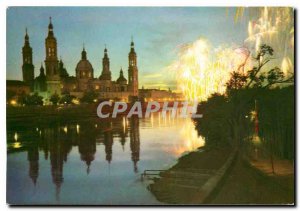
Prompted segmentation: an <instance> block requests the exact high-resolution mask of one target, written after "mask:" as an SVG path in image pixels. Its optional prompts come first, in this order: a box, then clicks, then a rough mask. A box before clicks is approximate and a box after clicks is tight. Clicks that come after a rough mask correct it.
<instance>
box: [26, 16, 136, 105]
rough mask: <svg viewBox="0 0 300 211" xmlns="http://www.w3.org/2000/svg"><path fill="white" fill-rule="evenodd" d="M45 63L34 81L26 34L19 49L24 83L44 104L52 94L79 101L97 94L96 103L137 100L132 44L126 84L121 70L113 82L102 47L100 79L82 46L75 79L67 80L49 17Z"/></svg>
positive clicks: (106, 55)
mask: <svg viewBox="0 0 300 211" xmlns="http://www.w3.org/2000/svg"><path fill="white" fill-rule="evenodd" d="M45 53H46V57H45V61H44V65H43V63H42V64H41V67H40V73H39V75H38V76H37V77H34V65H33V62H32V54H33V53H32V48H31V46H30V43H29V36H28V33H27V30H26V35H25V44H24V46H23V48H22V54H23V65H22V73H23V81H24V82H25V83H26V84H28V85H29V87H30V90H31V92H37V93H38V94H39V95H41V96H43V97H44V99H45V102H46V103H47V102H49V98H50V97H51V96H52V95H53V94H58V95H64V94H70V95H73V96H75V97H77V98H81V97H82V96H83V95H84V93H85V92H88V91H94V92H97V94H98V96H99V99H118V100H123V101H128V100H129V99H130V98H134V97H138V94H139V93H138V92H139V90H138V68H137V55H136V52H135V49H134V42H133V40H132V41H131V45H130V52H129V54H128V61H129V65H128V80H127V79H126V78H125V76H124V71H123V70H122V69H121V70H120V73H119V77H118V79H117V80H115V81H113V80H112V77H111V70H110V60H109V56H108V50H107V48H106V47H105V49H104V56H103V58H102V72H101V75H100V76H95V75H94V68H93V66H92V64H91V63H90V61H89V60H88V56H87V51H86V50H85V48H84V46H83V49H82V52H81V60H80V61H79V62H78V63H77V66H76V69H75V76H70V75H69V74H68V72H67V70H66V68H65V66H64V63H63V61H62V60H61V59H60V60H59V59H58V56H57V55H58V52H57V41H56V38H55V36H54V31H53V24H52V21H51V17H50V23H49V25H48V36H47V37H46V39H45Z"/></svg>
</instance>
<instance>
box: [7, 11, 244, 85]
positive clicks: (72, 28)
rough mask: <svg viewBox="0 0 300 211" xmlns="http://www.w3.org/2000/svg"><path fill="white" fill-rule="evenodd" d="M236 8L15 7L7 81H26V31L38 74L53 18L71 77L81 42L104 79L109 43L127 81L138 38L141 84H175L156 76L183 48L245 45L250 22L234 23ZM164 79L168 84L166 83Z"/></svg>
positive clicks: (113, 64) (9, 17) (10, 23)
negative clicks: (205, 43) (202, 42)
mask: <svg viewBox="0 0 300 211" xmlns="http://www.w3.org/2000/svg"><path fill="white" fill-rule="evenodd" d="M234 15H235V10H234V8H232V9H229V10H228V14H227V13H226V9H225V8H216V7H210V8H209V7H184V8H183V7H10V8H8V10H7V79H19V80H20V79H22V72H21V66H22V54H21V48H22V46H23V44H24V34H25V28H26V27H27V28H28V33H29V36H30V44H31V46H32V48H33V62H34V65H35V75H36V76H37V75H38V74H39V68H40V66H41V62H43V61H44V59H45V46H44V45H45V44H44V42H45V38H46V35H47V26H48V23H49V16H52V22H53V25H54V34H55V36H56V38H57V42H58V55H59V57H60V56H61V57H62V59H63V61H64V63H65V66H66V68H67V70H68V72H69V74H70V75H75V67H76V64H77V62H78V61H79V60H80V57H81V51H82V44H83V43H85V48H86V50H87V53H88V59H89V60H90V62H91V63H92V65H93V67H94V71H95V72H94V75H95V77H98V76H99V75H100V72H101V69H102V65H101V61H102V57H103V49H104V45H105V44H106V45H107V48H108V53H109V57H110V62H111V71H112V74H113V79H114V80H115V79H116V77H117V76H118V74H119V70H120V67H123V69H124V70H126V71H125V73H126V74H125V77H127V67H128V52H129V50H130V40H131V36H133V39H134V42H135V46H136V47H135V48H136V52H137V55H138V67H139V74H140V86H142V85H145V87H150V86H152V87H153V86H157V85H158V84H163V83H164V84H166V83H167V84H168V83H169V84H170V85H171V84H172V82H171V80H170V81H166V79H159V78H156V79H155V81H153V78H152V77H151V76H152V75H153V74H154V75H157V74H159V73H160V71H162V70H163V69H164V68H166V67H167V66H168V65H170V64H171V63H172V61H174V60H175V59H176V53H177V49H178V47H179V46H181V45H183V44H185V43H189V42H193V41H195V40H197V39H198V38H199V37H204V38H207V39H208V40H209V41H210V42H211V43H212V44H213V45H214V46H219V45H222V44H232V43H235V44H238V45H239V44H240V45H242V43H243V41H244V39H245V38H246V36H247V25H246V24H245V23H246V22H245V21H244V22H239V23H234ZM162 80H164V81H162Z"/></svg>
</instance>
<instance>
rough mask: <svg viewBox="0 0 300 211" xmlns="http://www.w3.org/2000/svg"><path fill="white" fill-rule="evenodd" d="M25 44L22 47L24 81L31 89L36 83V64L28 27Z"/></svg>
mask: <svg viewBox="0 0 300 211" xmlns="http://www.w3.org/2000/svg"><path fill="white" fill-rule="evenodd" d="M24 40H25V42H24V46H23V48H22V54H23V65H22V74H23V81H24V82H26V83H27V84H28V85H29V86H30V89H31V90H33V83H34V66H33V64H32V48H31V47H30V43H29V36H28V33H27V28H26V30H25V38H24Z"/></svg>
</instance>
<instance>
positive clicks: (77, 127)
mask: <svg viewBox="0 0 300 211" xmlns="http://www.w3.org/2000/svg"><path fill="white" fill-rule="evenodd" d="M79 131H80V125H79V124H77V125H76V132H77V134H79Z"/></svg>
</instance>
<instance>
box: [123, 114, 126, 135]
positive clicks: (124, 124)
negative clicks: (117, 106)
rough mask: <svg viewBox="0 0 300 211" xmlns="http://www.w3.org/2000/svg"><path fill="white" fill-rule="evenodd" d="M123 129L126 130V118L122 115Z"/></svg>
mask: <svg viewBox="0 0 300 211" xmlns="http://www.w3.org/2000/svg"><path fill="white" fill-rule="evenodd" d="M123 131H124V133H125V132H126V119H125V117H123Z"/></svg>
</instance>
